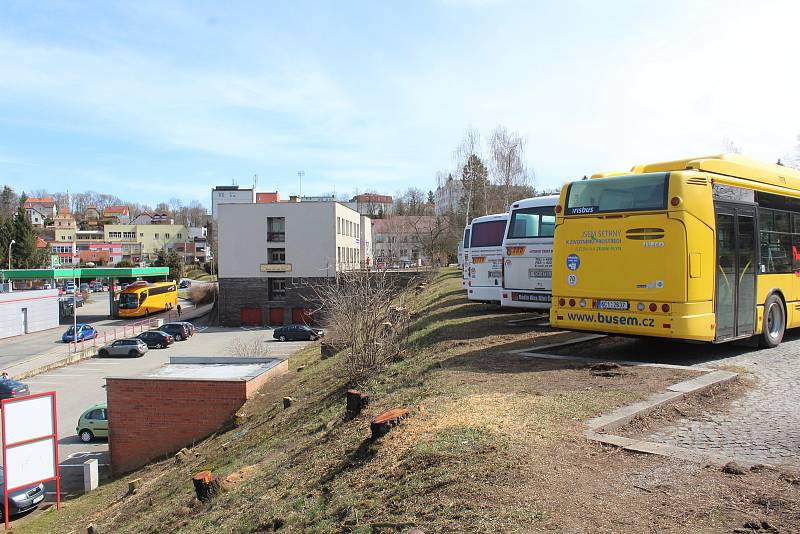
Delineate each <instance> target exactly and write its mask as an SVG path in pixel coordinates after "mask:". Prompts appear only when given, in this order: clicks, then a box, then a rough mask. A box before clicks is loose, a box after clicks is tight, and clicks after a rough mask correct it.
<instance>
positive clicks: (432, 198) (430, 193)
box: [428, 191, 436, 206]
mask: <svg viewBox="0 0 800 534" xmlns="http://www.w3.org/2000/svg"><path fill="white" fill-rule="evenodd" d="M428 204H430V205H431V206H433V205H434V204H436V196H435V195H434V194H433V191H428Z"/></svg>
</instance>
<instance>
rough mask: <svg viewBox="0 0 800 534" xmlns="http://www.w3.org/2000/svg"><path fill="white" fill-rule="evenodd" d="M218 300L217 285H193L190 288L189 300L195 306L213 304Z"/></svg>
mask: <svg viewBox="0 0 800 534" xmlns="http://www.w3.org/2000/svg"><path fill="white" fill-rule="evenodd" d="M216 298H217V284H197V283H195V284H192V285H191V286H189V300H191V301H192V302H193V303H194V305H195V306H201V305H203V304H211V303H212V302H214V301H215V300H216Z"/></svg>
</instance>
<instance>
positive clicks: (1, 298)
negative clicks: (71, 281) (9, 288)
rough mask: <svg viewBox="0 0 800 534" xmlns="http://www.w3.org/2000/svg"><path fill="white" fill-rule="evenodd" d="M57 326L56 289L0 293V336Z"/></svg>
mask: <svg viewBox="0 0 800 534" xmlns="http://www.w3.org/2000/svg"><path fill="white" fill-rule="evenodd" d="M57 326H58V290H56V289H43V290H38V291H14V292H11V293H0V338H6V337H11V336H20V335H23V334H31V333H33V332H40V331H42V330H48V329H50V328H56V327H57Z"/></svg>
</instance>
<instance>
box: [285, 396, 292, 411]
mask: <svg viewBox="0 0 800 534" xmlns="http://www.w3.org/2000/svg"><path fill="white" fill-rule="evenodd" d="M292 400H293V399H292V398H291V397H284V398H283V409H284V410H285V409H286V408H288V407H289V406H291V405H292Z"/></svg>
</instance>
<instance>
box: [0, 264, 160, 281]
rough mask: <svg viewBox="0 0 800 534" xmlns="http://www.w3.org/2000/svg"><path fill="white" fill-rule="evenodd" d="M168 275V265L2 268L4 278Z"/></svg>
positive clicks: (40, 278)
mask: <svg viewBox="0 0 800 534" xmlns="http://www.w3.org/2000/svg"><path fill="white" fill-rule="evenodd" d="M151 276H163V277H164V278H166V277H168V276H169V267H131V268H126V267H90V268H80V269H3V270H0V277H2V278H4V279H5V280H54V279H55V280H58V279H73V278H140V277H142V278H143V277H151Z"/></svg>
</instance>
